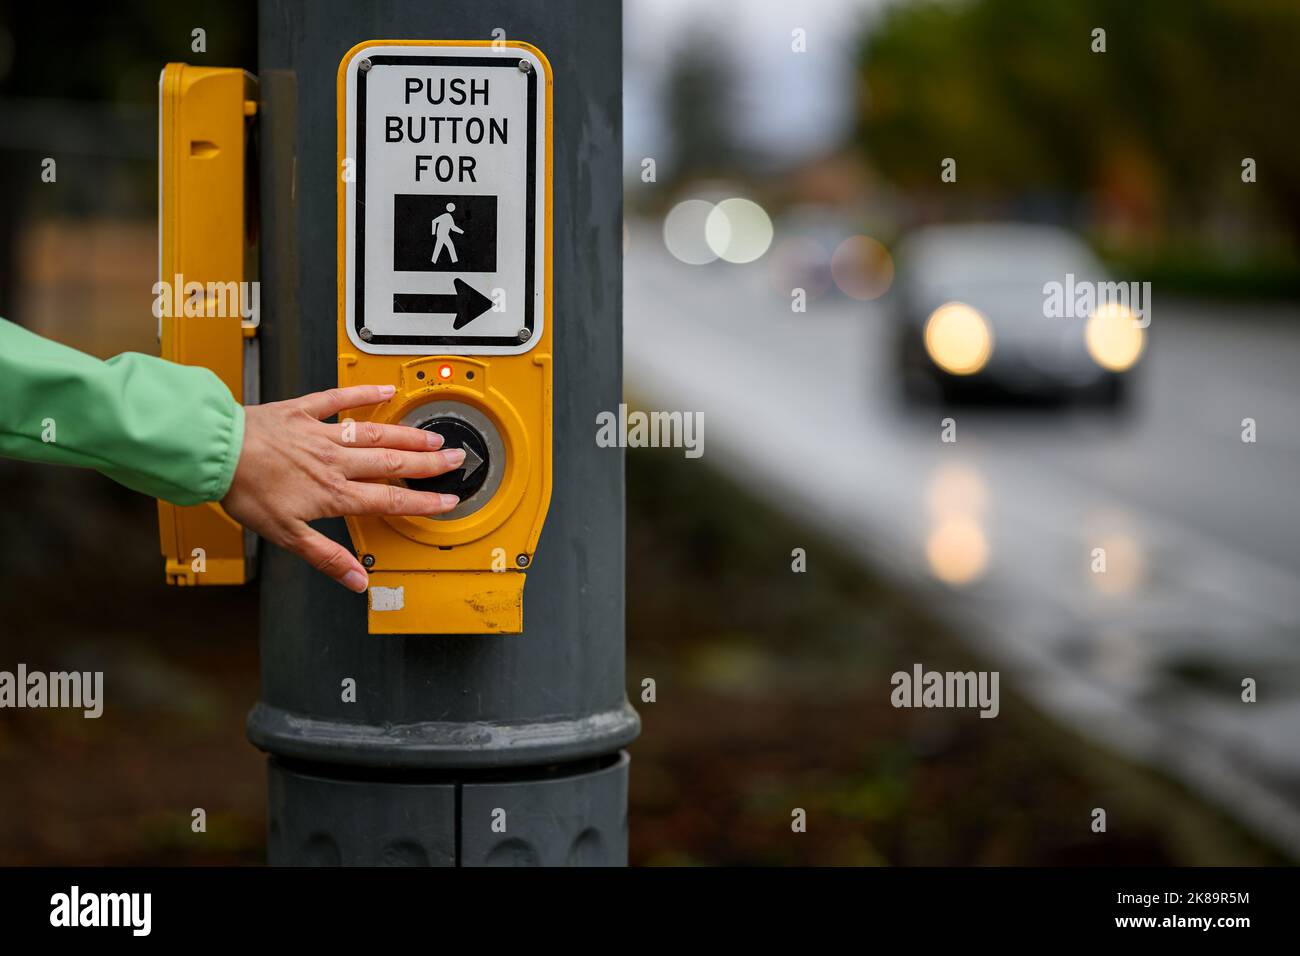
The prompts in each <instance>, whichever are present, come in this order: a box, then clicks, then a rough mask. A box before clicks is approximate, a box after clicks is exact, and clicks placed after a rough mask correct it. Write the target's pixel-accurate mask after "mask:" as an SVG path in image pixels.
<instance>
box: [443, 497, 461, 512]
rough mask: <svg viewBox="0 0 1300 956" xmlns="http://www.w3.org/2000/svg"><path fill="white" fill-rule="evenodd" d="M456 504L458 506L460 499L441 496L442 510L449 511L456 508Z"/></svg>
mask: <svg viewBox="0 0 1300 956" xmlns="http://www.w3.org/2000/svg"><path fill="white" fill-rule="evenodd" d="M458 504H460V499H459V498H457V497H456V496H455V495H443V496H442V506H443V507H444V508H447V509H451V508H454V507H456V506H457V505H458Z"/></svg>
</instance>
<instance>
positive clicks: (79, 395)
mask: <svg viewBox="0 0 1300 956" xmlns="http://www.w3.org/2000/svg"><path fill="white" fill-rule="evenodd" d="M243 444H244V409H243V406H242V405H240V404H239V403H238V402H237V401H235V398H234V396H233V395H231V394H230V390H229V389H228V388H226V385H225V383H224V382H222V381H221V379H220V378H218V377H217V376H216V374H215V373H213V372H212V371H211V370H209V369H206V368H200V367H198V366H192V365H177V364H175V363H174V362H168V361H165V360H164V359H160V358H156V357H154V356H152V355H140V354H138V353H135V352H126V353H123V354H122V355H118V356H115V357H114V358H111V359H109V360H108V361H107V362H104V361H101V360H99V359H97V358H94V357H93V356H90V355H86V354H85V353H84V352H78V351H77V350H76V349H72V348H68V347H67V346H66V345H60V344H58V343H57V342H52V341H50V340H49V339H44V338H41V337H40V336H39V335H34V334H33V333H31V332H28V331H27V330H26V329H23V328H21V327H19V326H17V325H14V324H13V323H12V322H6V321H5V320H4V319H0V456H3V457H8V458H22V459H25V460H27V461H42V462H51V463H54V464H62V465H77V466H80V467H83V468H94V469H96V470H97V471H100V472H102V473H103V474H105V475H107V476H108V477H109V478H112V479H113V480H114V481H117V482H120V483H121V484H124V485H126V486H127V487H128V488H133V489H135V490H136V491H141V492H144V493H145V494H147V495H152V496H153V497H155V498H162V499H163V500H165V501H170V502H172V503H173V504H178V505H193V504H198V503H199V502H202V501H218V500H220V499H221V498H224V497H225V495H226V491H227V490H228V489H229V488H230V480H231V479H232V478H233V477H234V475H235V465H236V463H237V462H238V461H239V452H240V449H241V448H243Z"/></svg>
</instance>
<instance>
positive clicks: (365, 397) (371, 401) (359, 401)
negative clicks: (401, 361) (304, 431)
mask: <svg viewBox="0 0 1300 956" xmlns="http://www.w3.org/2000/svg"><path fill="white" fill-rule="evenodd" d="M395 391H397V389H396V388H395V387H394V386H392V385H349V386H348V387H347V388H331V389H327V390H326V391H324V392H312V393H311V394H310V395H304V396H302V398H300V399H298V403H299V405H301V406H302V408H303V410H304V411H305V412H307V414H308V415H311V416H312V417H313V418H317V419H319V418H329V417H330V416H331V415H337V414H338V413H339V412H341V411H343V410H344V409H345V408H360V407H361V406H362V405H378V404H379V403H380V402H386V401H388V400H389V399H390V398H392V397H393V393H394V392H395Z"/></svg>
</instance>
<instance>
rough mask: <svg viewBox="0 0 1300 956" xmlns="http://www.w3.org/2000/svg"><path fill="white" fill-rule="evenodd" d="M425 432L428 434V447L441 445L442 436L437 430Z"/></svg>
mask: <svg viewBox="0 0 1300 956" xmlns="http://www.w3.org/2000/svg"><path fill="white" fill-rule="evenodd" d="M425 434H426V435H428V436H429V437H428V442H429V447H430V448H441V447H442V436H441V435H439V434H438V433H437V432H425Z"/></svg>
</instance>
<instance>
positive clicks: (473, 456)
mask: <svg viewBox="0 0 1300 956" xmlns="http://www.w3.org/2000/svg"><path fill="white" fill-rule="evenodd" d="M461 450H462V451H464V452H465V464H463V465H461V468H460V480H461V481H464V480H465V479H466V478H468V477H469V476H470V475H472V474H474V472H476V471H478V469H479V466H480V465H482V464H483V459H482V458H480V457H479V456H478V453H477V452H476V451H474V449H473V448H470V447H469V445H465V446H463V448H462V449H461Z"/></svg>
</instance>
